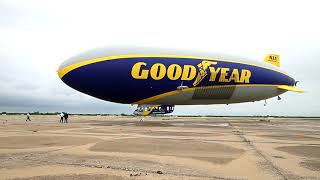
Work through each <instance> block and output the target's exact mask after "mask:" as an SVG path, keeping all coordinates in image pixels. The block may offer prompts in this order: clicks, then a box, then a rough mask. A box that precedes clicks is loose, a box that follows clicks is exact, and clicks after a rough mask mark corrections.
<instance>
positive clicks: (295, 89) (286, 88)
mask: <svg viewBox="0 0 320 180" xmlns="http://www.w3.org/2000/svg"><path fill="white" fill-rule="evenodd" d="M278 88H279V89H284V90H287V91H292V92H304V90H302V89H299V88H296V87H293V86H287V85H281V86H278Z"/></svg>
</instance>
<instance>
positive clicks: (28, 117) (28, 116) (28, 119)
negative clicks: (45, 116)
mask: <svg viewBox="0 0 320 180" xmlns="http://www.w3.org/2000/svg"><path fill="white" fill-rule="evenodd" d="M26 121H31V119H30V114H29V112H28V113H27V119H26Z"/></svg>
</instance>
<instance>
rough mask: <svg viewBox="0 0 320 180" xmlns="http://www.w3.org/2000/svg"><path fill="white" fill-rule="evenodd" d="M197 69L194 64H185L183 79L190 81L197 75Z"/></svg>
mask: <svg viewBox="0 0 320 180" xmlns="http://www.w3.org/2000/svg"><path fill="white" fill-rule="evenodd" d="M196 73H197V70H196V68H195V67H194V66H191V65H184V66H183V72H182V77H181V80H182V81H189V80H192V79H193V78H194V77H196Z"/></svg>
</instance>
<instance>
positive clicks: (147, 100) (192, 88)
mask: <svg viewBox="0 0 320 180" xmlns="http://www.w3.org/2000/svg"><path fill="white" fill-rule="evenodd" d="M283 86H287V85H275V84H237V85H219V86H202V87H191V88H187V89H181V90H173V91H170V92H166V93H163V94H159V95H156V96H152V97H149V98H146V99H142V100H140V101H137V102H134V103H132V104H150V103H152V102H154V101H156V100H159V99H161V98H165V97H168V96H172V95H175V94H179V93H182V92H188V91H194V90H196V89H213V88H228V87H277V88H279V87H283ZM288 87H290V86H288Z"/></svg>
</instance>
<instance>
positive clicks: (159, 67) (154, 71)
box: [150, 63, 166, 80]
mask: <svg viewBox="0 0 320 180" xmlns="http://www.w3.org/2000/svg"><path fill="white" fill-rule="evenodd" d="M165 75H166V67H165V66H164V65H163V64H161V63H156V64H154V65H152V67H151V70H150V76H151V77H152V78H153V79H154V80H160V79H162V78H163V77H164V76H165Z"/></svg>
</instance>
